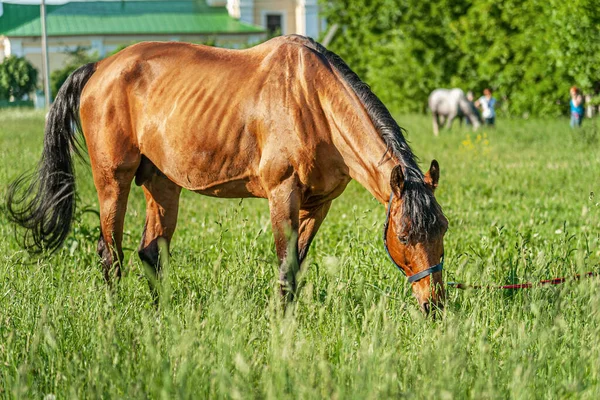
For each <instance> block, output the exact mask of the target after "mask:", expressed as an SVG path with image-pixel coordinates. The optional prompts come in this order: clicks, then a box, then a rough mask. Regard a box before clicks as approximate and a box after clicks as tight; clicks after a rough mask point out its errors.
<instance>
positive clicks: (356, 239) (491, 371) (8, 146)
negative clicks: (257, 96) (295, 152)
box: [0, 110, 600, 399]
mask: <svg viewBox="0 0 600 400" xmlns="http://www.w3.org/2000/svg"><path fill="white" fill-rule="evenodd" d="M398 121H399V123H400V125H401V126H404V127H406V128H407V129H408V132H409V140H410V141H411V143H412V147H413V150H414V151H415V153H416V154H417V155H418V156H419V157H420V159H421V160H422V167H427V166H428V165H429V161H430V160H431V159H432V158H434V157H435V158H436V159H437V160H439V162H440V165H441V179H440V186H439V189H438V192H437V198H438V200H439V202H440V203H441V205H442V206H443V208H444V211H445V213H446V215H447V217H448V219H449V221H450V229H449V231H448V233H447V235H446V241H445V248H446V268H447V269H446V272H445V274H446V275H445V276H446V280H451V281H460V282H467V283H496V284H504V283H513V282H515V283H516V282H525V281H531V280H539V279H544V278H548V277H555V276H568V275H572V274H575V273H578V272H582V271H588V270H595V271H598V269H599V267H598V263H599V260H600V215H599V211H600V206H599V205H600V196H599V195H596V196H597V197H595V196H594V193H598V194H600V180H599V177H600V158H599V157H598V154H599V153H598V151H599V147H600V129H599V128H597V127H596V126H595V124H596V123H597V122H595V121H590V120H586V121H584V124H585V125H586V126H585V127H584V129H582V130H578V131H572V130H570V129H569V127H568V121H567V120H566V119H562V120H502V119H501V120H500V121H499V122H498V128H497V129H496V130H490V129H482V130H481V131H480V132H478V134H474V133H472V132H469V131H467V130H461V129H458V127H457V126H456V127H455V130H453V131H452V132H446V131H444V132H442V134H441V136H440V137H439V138H433V137H432V134H431V129H430V120H429V118H428V117H425V116H399V117H398ZM42 127H43V115H42V114H40V113H34V112H31V111H18V110H17V111H15V110H10V111H3V112H1V113H0V144H1V146H0V197H2V199H4V196H5V193H6V188H7V185H8V183H9V182H10V181H11V180H13V179H14V178H16V177H17V176H18V175H19V174H20V173H21V172H24V171H25V170H27V169H30V168H32V167H34V166H35V164H36V163H37V160H38V157H39V155H40V154H41V143H42ZM78 193H79V196H80V200H79V204H78V207H79V211H78V214H77V221H76V223H75V227H74V230H73V232H72V234H71V235H70V237H69V239H68V240H67V243H66V245H65V246H64V248H63V249H62V250H61V251H60V252H59V253H57V254H56V255H55V256H53V257H42V258H39V259H38V258H34V257H30V256H28V255H27V254H26V253H25V252H23V251H22V250H21V249H20V248H19V246H18V243H17V241H16V240H15V238H14V234H13V228H12V227H11V226H10V225H9V224H8V221H7V218H6V216H5V214H4V210H3V209H2V213H1V215H0V232H1V235H2V240H1V242H0V398H31V399H42V398H44V396H46V395H48V394H53V395H55V396H56V398H57V399H65V398H99V397H102V398H163V399H171V398H234V399H237V398H244V399H246V398H272V399H283V398H338V399H346V398H360V399H365V398H366V399H380V398H390V397H392V398H397V397H407V398H424V399H433V398H435V399H451V398H474V399H481V398H499V399H505V398H524V399H527V398H568V397H572V398H587V399H597V398H599V397H600V291H599V289H600V280H598V279H597V278H596V279H587V280H585V281H582V282H581V283H567V284H565V285H562V286H558V287H545V288H537V289H533V290H528V291H519V292H512V293H510V292H498V291H480V292H475V291H466V292H465V291H457V290H453V289H449V290H448V301H447V306H446V312H445V314H444V316H443V318H440V319H438V320H436V321H431V320H426V319H424V318H423V316H422V315H421V314H420V312H419V311H418V306H417V304H416V301H415V300H414V299H413V297H412V295H411V292H410V288H409V285H408V284H407V282H406V281H405V278H404V277H403V276H402V275H401V274H400V273H399V272H398V271H397V270H395V267H394V266H393V265H392V264H391V263H390V261H389V260H388V259H387V257H386V255H385V252H384V249H383V245H382V241H381V229H382V224H383V220H384V215H385V210H384V208H383V207H381V206H379V205H378V204H377V203H376V201H375V200H374V199H373V198H372V197H371V196H370V195H369V194H368V192H367V191H366V190H364V189H363V188H362V187H360V186H359V185H358V184H356V183H352V184H351V185H350V186H349V187H348V189H347V190H346V192H345V193H344V194H343V195H342V196H341V197H340V198H339V199H338V200H336V201H335V202H334V204H333V207H332V210H331V212H330V214H329V216H328V218H327V220H326V221H325V223H324V225H323V226H322V228H321V230H320V232H319V235H318V236H317V238H316V240H315V242H314V244H313V246H312V248H311V252H310V255H309V260H308V263H307V264H308V268H307V269H306V271H305V273H304V274H303V276H302V280H303V282H304V288H303V290H302V292H301V294H300V297H299V301H298V303H297V305H296V309H295V313H294V314H293V315H287V316H284V315H282V313H281V312H280V310H279V308H278V306H277V301H278V300H277V289H276V277H277V274H276V270H277V264H276V257H275V255H274V251H273V248H274V246H273V242H272V236H271V229H270V222H269V216H268V215H269V213H268V208H267V203H266V201H264V200H243V201H240V200H221V199H213V198H208V197H203V196H200V195H195V194H192V193H189V192H185V193H183V195H182V199H181V211H180V215H179V225H178V230H177V232H176V234H175V238H174V240H173V246H172V255H173V257H172V259H171V262H170V266H169V268H168V270H167V274H166V275H167V276H166V279H165V285H164V289H163V296H162V303H161V307H160V308H159V309H158V310H157V309H155V308H154V306H153V303H152V299H151V296H150V293H149V290H148V286H147V283H146V281H145V278H144V273H143V267H142V265H141V263H140V261H139V260H138V258H137V252H136V249H137V246H138V243H139V240H140V238H141V232H142V227H143V222H144V200H143V195H142V191H141V189H140V188H137V187H134V188H133V189H132V194H131V197H130V201H129V210H128V215H127V220H126V226H125V235H126V237H125V242H124V247H125V265H126V266H125V274H124V277H123V279H122V280H121V282H120V283H119V285H118V287H117V288H116V290H115V291H114V292H111V291H110V290H109V289H108V288H107V286H106V285H105V283H104V281H103V279H102V275H101V270H100V265H99V261H98V259H97V256H96V251H95V249H96V242H97V238H98V235H99V228H98V218H97V216H96V215H95V214H94V213H93V212H88V211H85V212H83V210H97V200H96V194H95V191H94V188H93V185H92V181H91V174H90V170H89V167H87V166H85V165H84V164H82V165H80V166H79V169H78ZM3 201H4V200H3ZM2 207H4V206H2Z"/></svg>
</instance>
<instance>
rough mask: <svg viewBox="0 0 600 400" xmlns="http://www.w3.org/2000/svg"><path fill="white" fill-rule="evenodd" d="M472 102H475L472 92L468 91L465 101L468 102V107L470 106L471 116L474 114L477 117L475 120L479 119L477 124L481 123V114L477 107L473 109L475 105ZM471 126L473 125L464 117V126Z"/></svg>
mask: <svg viewBox="0 0 600 400" xmlns="http://www.w3.org/2000/svg"><path fill="white" fill-rule="evenodd" d="M473 100H475V97H474V96H473V91H471V90H469V91H468V92H467V101H468V102H469V105H470V106H471V110H472V111H473V114H475V115H476V116H477V118H478V119H479V122H481V114H480V113H479V110H478V109H477V107H475V103H474V102H473ZM472 124H473V123H472V122H471V119H470V118H469V117H467V116H466V115H465V125H472Z"/></svg>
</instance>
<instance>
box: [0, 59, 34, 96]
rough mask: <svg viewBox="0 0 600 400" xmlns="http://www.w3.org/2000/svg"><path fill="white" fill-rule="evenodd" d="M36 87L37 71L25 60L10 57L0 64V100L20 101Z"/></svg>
mask: <svg viewBox="0 0 600 400" xmlns="http://www.w3.org/2000/svg"><path fill="white" fill-rule="evenodd" d="M36 86H37V70H36V69H35V68H34V67H33V65H31V63H30V62H29V61H27V60H26V59H25V58H23V57H16V56H10V57H7V58H6V59H5V60H4V61H3V62H2V63H1V64H0V99H4V100H10V99H11V98H14V99H16V100H20V99H21V98H23V97H24V96H27V95H29V94H31V93H32V92H33V91H35V89H36Z"/></svg>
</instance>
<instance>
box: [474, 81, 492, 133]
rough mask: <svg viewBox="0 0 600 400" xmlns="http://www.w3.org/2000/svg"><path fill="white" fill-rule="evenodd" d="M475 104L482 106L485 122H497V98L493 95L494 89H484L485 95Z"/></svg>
mask: <svg viewBox="0 0 600 400" xmlns="http://www.w3.org/2000/svg"><path fill="white" fill-rule="evenodd" d="M475 106H477V107H481V116H482V117H483V119H484V121H485V124H486V125H490V126H494V123H495V122H496V110H495V108H494V107H495V106H496V99H495V98H493V97H492V89H490V88H485V89H483V96H481V97H480V98H479V100H477V101H476V102H475Z"/></svg>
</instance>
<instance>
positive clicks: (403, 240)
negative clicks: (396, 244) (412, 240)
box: [398, 236, 408, 244]
mask: <svg viewBox="0 0 600 400" xmlns="http://www.w3.org/2000/svg"><path fill="white" fill-rule="evenodd" d="M398 240H399V241H400V243H402V244H408V237H406V236H398Z"/></svg>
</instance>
